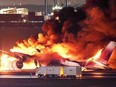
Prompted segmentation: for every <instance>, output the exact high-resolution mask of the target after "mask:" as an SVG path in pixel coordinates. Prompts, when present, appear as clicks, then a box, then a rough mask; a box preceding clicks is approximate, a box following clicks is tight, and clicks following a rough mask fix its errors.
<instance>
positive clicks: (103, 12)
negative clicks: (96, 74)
mask: <svg viewBox="0 0 116 87" xmlns="http://www.w3.org/2000/svg"><path fill="white" fill-rule="evenodd" d="M115 3H116V1H115V0H87V1H86V4H84V5H83V6H82V7H77V8H73V7H64V8H63V9H61V10H60V11H58V12H57V11H56V12H54V16H53V18H52V19H50V20H47V21H45V23H44V24H43V26H42V30H43V31H44V34H42V33H39V34H38V35H37V36H36V37H30V38H29V39H28V40H23V41H22V42H20V43H19V42H18V43H17V45H16V46H14V47H13V49H12V50H15V51H16V49H17V50H18V51H19V50H20V51H19V52H23V53H26V54H31V55H36V56H38V59H39V60H41V62H42V61H45V63H46V60H47V63H49V62H50V61H51V60H58V58H68V59H70V60H74V61H79V60H86V59H88V58H90V57H92V56H93V55H95V54H96V52H97V51H98V50H100V49H101V48H103V47H105V46H106V45H107V43H108V42H109V41H111V40H113V41H116V11H115V9H116V4H115ZM37 49H39V50H40V52H38V51H37ZM25 50H26V51H25ZM59 51H60V52H59ZM63 54H65V55H63ZM114 57H116V51H115V52H114V53H113V55H112V58H111V59H112V60H116V59H114ZM112 60H111V62H112ZM111 62H110V63H111ZM114 62H115V61H113V64H114ZM115 63H116V62H115ZM112 67H113V68H116V67H114V65H112Z"/></svg>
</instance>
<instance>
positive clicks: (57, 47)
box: [52, 44, 72, 58]
mask: <svg viewBox="0 0 116 87" xmlns="http://www.w3.org/2000/svg"><path fill="white" fill-rule="evenodd" d="M52 51H53V52H57V53H58V54H59V55H60V56H62V57H63V58H71V57H72V56H71V55H70V54H68V49H67V48H65V47H64V46H63V44H56V45H54V46H53V47H52Z"/></svg>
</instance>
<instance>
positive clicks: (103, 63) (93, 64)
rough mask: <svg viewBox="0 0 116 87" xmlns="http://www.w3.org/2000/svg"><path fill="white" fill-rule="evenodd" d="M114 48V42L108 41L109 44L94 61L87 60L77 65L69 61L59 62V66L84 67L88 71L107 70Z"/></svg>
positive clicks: (115, 44) (91, 59) (115, 43)
mask: <svg viewBox="0 0 116 87" xmlns="http://www.w3.org/2000/svg"><path fill="white" fill-rule="evenodd" d="M115 47H116V42H114V41H110V42H109V44H108V45H107V46H106V47H105V48H104V49H102V51H101V54H100V57H99V58H96V59H94V57H92V58H90V59H88V60H87V61H82V62H79V63H75V62H71V61H69V60H61V61H60V62H61V64H64V65H67V66H84V67H85V68H89V69H91V68H92V69H95V68H97V69H106V68H109V67H108V66H107V65H108V60H109V58H110V56H111V54H112V52H113V50H114V48H115Z"/></svg>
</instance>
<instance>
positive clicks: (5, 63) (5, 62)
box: [0, 54, 16, 70]
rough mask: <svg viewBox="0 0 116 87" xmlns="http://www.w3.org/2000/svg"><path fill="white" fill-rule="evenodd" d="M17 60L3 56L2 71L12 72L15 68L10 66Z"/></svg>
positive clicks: (0, 67) (0, 68)
mask: <svg viewBox="0 0 116 87" xmlns="http://www.w3.org/2000/svg"><path fill="white" fill-rule="evenodd" d="M15 60H16V58H14V57H10V56H8V55H7V54H3V55H2V56H1V63H0V65H1V66H0V70H12V69H13V68H12V67H11V66H10V65H9V64H10V63H12V61H15Z"/></svg>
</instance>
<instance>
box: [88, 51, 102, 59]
mask: <svg viewBox="0 0 116 87" xmlns="http://www.w3.org/2000/svg"><path fill="white" fill-rule="evenodd" d="M101 52H102V49H100V50H99V51H98V52H97V53H96V54H95V55H94V56H93V57H91V58H89V59H88V60H87V61H90V60H91V61H92V60H97V59H98V58H99V57H100V55H101Z"/></svg>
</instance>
